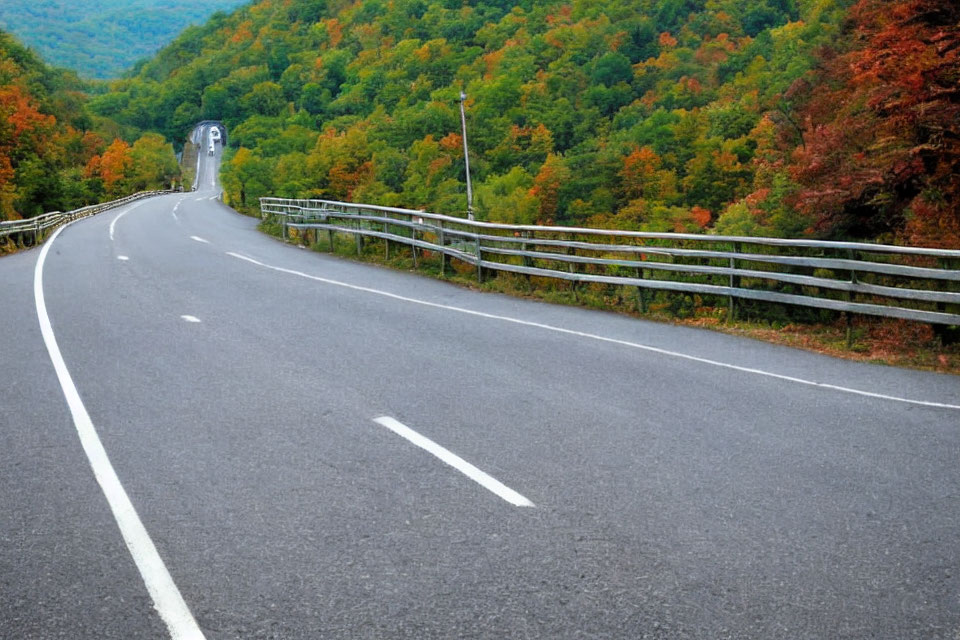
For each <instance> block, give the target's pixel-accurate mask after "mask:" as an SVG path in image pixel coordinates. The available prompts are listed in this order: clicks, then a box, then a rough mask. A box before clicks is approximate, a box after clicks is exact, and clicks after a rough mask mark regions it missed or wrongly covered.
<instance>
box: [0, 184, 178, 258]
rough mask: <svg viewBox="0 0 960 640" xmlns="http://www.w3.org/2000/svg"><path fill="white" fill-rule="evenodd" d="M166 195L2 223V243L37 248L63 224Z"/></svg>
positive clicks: (152, 193) (148, 193)
mask: <svg viewBox="0 0 960 640" xmlns="http://www.w3.org/2000/svg"><path fill="white" fill-rule="evenodd" d="M164 193H170V192H169V191H141V192H140V193H135V194H133V195H132V196H127V197H125V198H120V199H119V200H113V201H111V202H102V203H100V204H92V205H89V206H86V207H82V208H80V209H74V210H73V211H68V212H66V213H61V212H59V211H53V212H51V213H44V214H43V215H39V216H36V217H35V218H26V219H24V220H8V221H3V222H0V243H2V242H4V241H11V240H12V241H13V242H14V243H17V244H20V245H24V246H26V245H27V244H28V240H29V241H30V242H29V244H30V246H36V245H38V244H40V243H41V242H43V239H44V236H45V235H46V234H47V232H49V231H50V230H51V229H56V228H57V227H59V226H60V225H62V224H66V223H67V222H73V221H74V220H79V219H80V218H86V217H88V216H92V215H96V214H98V213H100V212H102V211H106V210H107V209H113V208H115V207H119V206H123V205H125V204H127V203H128V202H133V201H135V200H141V199H143V198H149V197H152V196H156V195H160V194H164Z"/></svg>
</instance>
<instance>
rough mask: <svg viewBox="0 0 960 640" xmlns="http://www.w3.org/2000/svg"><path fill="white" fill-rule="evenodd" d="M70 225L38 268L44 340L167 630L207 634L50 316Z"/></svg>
mask: <svg viewBox="0 0 960 640" xmlns="http://www.w3.org/2000/svg"><path fill="white" fill-rule="evenodd" d="M67 226H69V225H65V226H63V227H60V228H59V229H57V231H56V232H54V234H53V235H52V236H51V237H50V240H49V241H48V242H47V243H46V244H45V245H43V249H42V250H41V252H40V257H39V258H38V259H37V266H36V269H35V271H34V280H33V293H34V299H35V301H36V305H37V318H38V319H39V321H40V332H41V334H42V336H43V342H44V344H45V345H46V347H47V353H48V354H49V355H50V361H51V362H52V363H53V368H54V370H55V371H56V373H57V378H58V380H59V381H60V387H61V389H62V390H63V395H64V398H66V400H67V405H68V406H69V408H70V414H71V416H72V417H73V424H74V426H75V427H76V429H77V434H78V435H79V436H80V443H81V445H82V446H83V450H84V452H85V453H86V455H87V460H89V461H90V466H91V467H92V468H93V474H94V476H95V477H96V479H97V482H98V483H99V485H100V488H101V489H102V490H103V495H104V496H106V498H107V503H108V504H109V505H110V510H111V511H112V512H113V517H114V519H115V520H116V521H117V526H118V527H119V528H120V534H121V535H122V536H123V540H124V542H125V543H126V545H127V549H128V550H129V551H130V555H131V556H133V560H134V562H135V563H136V565H137V569H138V570H139V571H140V576H141V577H142V578H143V582H144V584H145V585H146V587H147V591H148V592H149V593H150V597H151V598H152V599H153V604H154V607H155V608H156V610H157V613H159V614H160V617H161V619H162V620H163V622H164V623H165V624H166V625H167V630H168V631H169V632H170V637H171V638H172V639H173V640H204V635H203V632H202V631H201V630H200V627H199V626H198V625H197V622H196V620H195V619H194V617H193V614H191V613H190V609H189V607H187V603H186V602H184V600H183V596H182V595H180V590H179V589H177V585H176V584H174V582H173V578H172V577H171V576H170V572H169V571H168V570H167V567H166V565H165V564H164V563H163V559H162V558H161V557H160V554H159V553H158V552H157V548H156V546H155V545H154V544H153V540H151V539H150V535H149V534H148V533H147V530H146V528H145V527H144V526H143V522H142V521H141V520H140V516H138V515H137V511H136V509H134V507H133V503H132V502H130V498H129V497H128V496H127V492H126V491H125V490H124V488H123V485H122V484H120V478H118V477H117V473H116V471H114V469H113V465H112V464H110V459H109V457H108V456H107V452H106V450H105V449H104V448H103V443H102V442H101V441H100V437H99V435H97V430H96V428H95V427H94V425H93V421H92V420H91V419H90V414H89V413H88V412H87V409H86V407H85V406H84V404H83V400H81V399H80V393H79V392H78V391H77V387H76V385H75V384H74V382H73V378H72V377H71V376H70V371H69V370H68V369H67V365H66V362H64V360H63V355H62V354H61V353H60V347H59V346H58V344H57V338H56V336H55V335H54V333H53V326H52V325H51V323H50V317H49V316H48V315H47V305H46V301H45V300H44V297H43V265H44V262H45V261H46V259H47V254H48V253H49V251H50V247H52V246H53V243H54V241H55V240H56V239H57V236H59V235H60V232H61V231H63V230H64V229H66V228H67Z"/></svg>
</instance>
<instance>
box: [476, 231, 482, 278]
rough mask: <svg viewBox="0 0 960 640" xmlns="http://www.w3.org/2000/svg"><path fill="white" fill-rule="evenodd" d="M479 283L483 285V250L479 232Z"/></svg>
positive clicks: (477, 251)
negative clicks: (481, 263)
mask: <svg viewBox="0 0 960 640" xmlns="http://www.w3.org/2000/svg"><path fill="white" fill-rule="evenodd" d="M476 253H477V282H478V283H480V284H483V267H482V266H481V265H480V262H481V261H482V260H483V249H481V248H480V232H479V231H478V232H477V249H476Z"/></svg>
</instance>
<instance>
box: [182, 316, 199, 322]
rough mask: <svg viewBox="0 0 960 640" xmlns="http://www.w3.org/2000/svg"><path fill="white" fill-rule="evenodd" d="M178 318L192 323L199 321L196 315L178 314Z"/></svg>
mask: <svg viewBox="0 0 960 640" xmlns="http://www.w3.org/2000/svg"><path fill="white" fill-rule="evenodd" d="M180 319H181V320H185V321H186V322H192V323H194V324H197V323H199V322H200V318H198V317H196V316H180Z"/></svg>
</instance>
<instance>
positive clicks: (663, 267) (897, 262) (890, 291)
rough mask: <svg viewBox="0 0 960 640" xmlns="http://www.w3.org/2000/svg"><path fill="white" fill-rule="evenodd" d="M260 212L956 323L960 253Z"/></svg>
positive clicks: (632, 275)
mask: <svg viewBox="0 0 960 640" xmlns="http://www.w3.org/2000/svg"><path fill="white" fill-rule="evenodd" d="M260 211H261V217H262V218H264V219H266V218H269V217H271V216H275V217H276V218H277V219H278V220H279V221H280V222H281V224H282V226H283V235H284V237H288V231H289V229H297V230H299V231H301V232H309V231H311V230H312V231H313V232H314V234H318V233H319V232H320V231H326V232H327V233H328V234H329V240H330V242H331V246H332V243H333V239H334V234H337V233H344V234H350V235H352V236H354V237H355V238H356V243H357V250H358V252H359V251H360V250H361V249H362V245H363V239H364V238H375V239H379V240H383V241H385V245H386V251H387V252H388V253H389V250H390V243H399V244H403V245H407V246H410V247H412V248H413V252H414V258H416V252H417V249H420V250H427V251H433V252H436V253H438V254H439V255H440V256H441V269H445V268H446V261H447V258H454V259H457V260H461V261H463V262H465V263H468V264H470V265H473V266H474V267H475V268H476V271H477V277H478V279H481V280H482V278H483V272H484V270H492V271H504V272H511V273H519V274H526V275H529V276H541V277H549V278H558V279H563V280H568V281H573V282H588V283H601V284H609V285H621V286H629V287H636V288H637V290H638V292H639V300H638V302H639V305H640V307H641V309H644V308H645V307H646V297H647V293H648V292H649V291H658V290H667V291H676V292H682V293H691V294H705V295H714V296H722V297H725V298H726V299H727V301H728V305H729V313H730V314H731V315H733V314H734V313H735V305H736V302H735V301H736V300H738V299H741V300H757V301H762V302H773V303H782V304H788V305H797V306H802V307H808V308H813V309H828V310H832V311H843V312H847V313H848V317H849V314H850V313H859V314H865V315H872V316H881V317H889V318H900V319H904V320H913V321H917V322H926V323H930V324H942V325H960V269H958V268H957V267H958V266H960V251H958V250H948V249H933V248H924V247H899V246H895V245H882V244H871V243H865V242H832V241H821V240H809V239H785V238H763V237H746V236H743V237H741V236H716V235H699V234H684V233H653V232H642V231H618V230H614V229H593V228H585V227H557V226H538V225H512V224H501V223H490V222H476V221H469V220H465V219H463V218H456V217H453V216H446V215H440V214H435V213H427V212H424V211H415V210H411V209H399V208H394V207H382V206H376V205H366V204H355V203H348V202H337V201H332V200H295V199H286V198H261V199H260Z"/></svg>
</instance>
